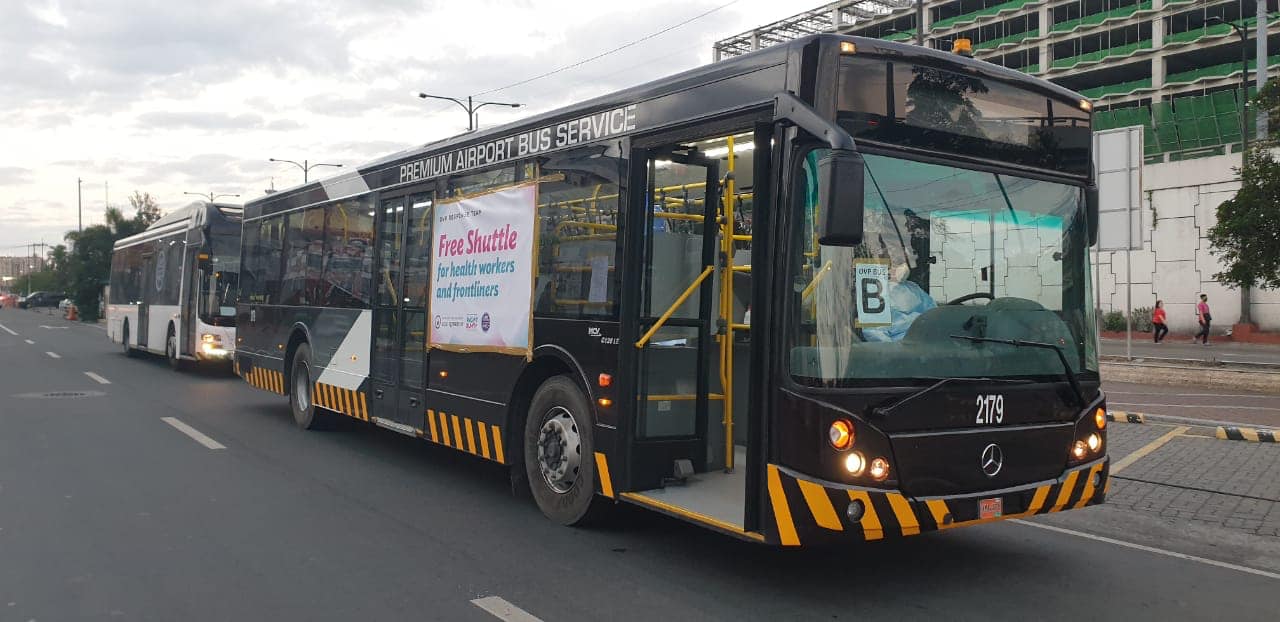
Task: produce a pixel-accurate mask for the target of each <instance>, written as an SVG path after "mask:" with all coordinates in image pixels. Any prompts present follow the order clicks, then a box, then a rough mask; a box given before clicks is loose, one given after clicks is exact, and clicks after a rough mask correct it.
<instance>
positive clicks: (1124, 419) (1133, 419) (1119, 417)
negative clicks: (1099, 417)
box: [1107, 410, 1147, 423]
mask: <svg viewBox="0 0 1280 622" xmlns="http://www.w3.org/2000/svg"><path fill="white" fill-rule="evenodd" d="M1107 421H1118V422H1120V423H1146V422H1147V416H1146V415H1144V414H1142V413H1129V412H1125V411H1123V410H1109V411H1107Z"/></svg>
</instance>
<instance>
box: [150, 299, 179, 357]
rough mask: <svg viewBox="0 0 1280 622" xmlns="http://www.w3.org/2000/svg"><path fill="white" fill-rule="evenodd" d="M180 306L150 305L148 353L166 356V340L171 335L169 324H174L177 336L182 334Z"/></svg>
mask: <svg viewBox="0 0 1280 622" xmlns="http://www.w3.org/2000/svg"><path fill="white" fill-rule="evenodd" d="M181 310H182V307H180V306H178V305H150V306H148V307H147V351H149V352H154V353H156V354H164V348H165V338H166V337H168V335H169V323H170V322H172V323H173V326H174V330H175V331H177V332H176V333H175V335H181V334H182V326H181V324H182V318H181V317H179V312H180V311H181Z"/></svg>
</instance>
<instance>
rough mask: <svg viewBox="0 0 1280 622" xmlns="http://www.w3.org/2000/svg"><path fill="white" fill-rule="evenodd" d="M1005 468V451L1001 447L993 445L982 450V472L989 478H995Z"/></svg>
mask: <svg viewBox="0 0 1280 622" xmlns="http://www.w3.org/2000/svg"><path fill="white" fill-rule="evenodd" d="M1003 467H1004V450H1003V449H1000V446H999V445H997V444H995V443H991V444H990V445H987V446H986V448H984V449H983V450H982V472H983V473H986V474H987V477H995V476H996V474H998V473H999V472H1000V469H1001V468H1003Z"/></svg>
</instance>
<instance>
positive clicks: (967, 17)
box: [931, 0, 1040, 30]
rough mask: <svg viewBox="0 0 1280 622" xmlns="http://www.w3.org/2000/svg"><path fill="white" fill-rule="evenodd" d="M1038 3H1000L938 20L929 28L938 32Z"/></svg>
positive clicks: (1028, 0)
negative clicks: (948, 27) (952, 26)
mask: <svg viewBox="0 0 1280 622" xmlns="http://www.w3.org/2000/svg"><path fill="white" fill-rule="evenodd" d="M1039 1H1040V0H1012V1H1011V2H1002V3H1000V4H996V5H992V6H989V7H987V8H985V9H979V10H977V11H974V12H972V13H965V14H964V15H957V16H955V17H948V18H947V19H940V20H938V21H936V22H934V23H933V25H932V26H931V28H933V29H935V30H940V29H942V28H946V27H947V26H951V25H953V24H962V23H965V22H973V21H977V20H978V19H979V18H982V17H986V16H988V15H995V14H996V13H999V12H1001V11H1007V10H1012V9H1020V8H1022V7H1023V6H1026V5H1028V4H1032V3H1035V2H1039Z"/></svg>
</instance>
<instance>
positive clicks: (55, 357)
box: [45, 352, 62, 359]
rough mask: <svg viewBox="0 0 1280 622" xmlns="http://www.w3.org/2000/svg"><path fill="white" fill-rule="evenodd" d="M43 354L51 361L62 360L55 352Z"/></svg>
mask: <svg viewBox="0 0 1280 622" xmlns="http://www.w3.org/2000/svg"><path fill="white" fill-rule="evenodd" d="M45 354H48V355H49V358H51V359H60V358H62V357H61V356H58V353H57V352H45Z"/></svg>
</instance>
